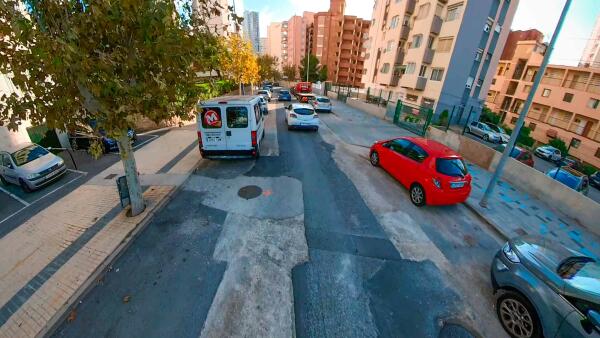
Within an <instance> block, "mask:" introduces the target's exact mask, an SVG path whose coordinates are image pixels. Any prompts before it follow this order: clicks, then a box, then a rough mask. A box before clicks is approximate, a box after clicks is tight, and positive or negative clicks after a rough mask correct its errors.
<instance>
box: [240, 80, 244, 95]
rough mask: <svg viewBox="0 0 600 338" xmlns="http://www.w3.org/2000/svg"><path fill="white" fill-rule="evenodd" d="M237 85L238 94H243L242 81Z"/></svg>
mask: <svg viewBox="0 0 600 338" xmlns="http://www.w3.org/2000/svg"><path fill="white" fill-rule="evenodd" d="M239 87H240V88H239V91H240V92H239V94H240V95H244V93H243V92H242V81H240V84H239Z"/></svg>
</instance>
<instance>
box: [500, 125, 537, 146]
mask: <svg viewBox="0 0 600 338" xmlns="http://www.w3.org/2000/svg"><path fill="white" fill-rule="evenodd" d="M502 129H504V131H506V133H507V134H508V135H512V132H513V130H512V129H511V128H510V127H509V126H507V125H505V124H503V125H502ZM530 134H531V128H529V127H525V126H523V127H521V132H520V133H519V137H518V138H517V145H521V146H525V147H527V148H531V147H532V146H533V144H534V143H535V140H534V139H533V137H531V136H529V135H530Z"/></svg>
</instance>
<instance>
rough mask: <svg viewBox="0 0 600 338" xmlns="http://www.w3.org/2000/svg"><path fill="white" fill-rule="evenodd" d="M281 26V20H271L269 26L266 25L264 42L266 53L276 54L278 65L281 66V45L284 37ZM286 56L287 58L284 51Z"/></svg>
mask: <svg viewBox="0 0 600 338" xmlns="http://www.w3.org/2000/svg"><path fill="white" fill-rule="evenodd" d="M282 28H283V24H282V23H281V22H271V23H270V24H269V26H268V27H267V43H266V48H265V52H266V53H267V54H268V55H271V56H276V57H277V58H279V61H280V62H279V65H280V67H281V66H282V63H283V58H282V51H283V47H282V46H283V41H284V39H283V34H282V33H283V29H282ZM286 34H287V33H286ZM285 41H286V42H287V37H286V39H285ZM286 47H287V46H286ZM286 58H287V51H286Z"/></svg>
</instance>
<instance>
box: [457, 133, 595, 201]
mask: <svg viewBox="0 0 600 338" xmlns="http://www.w3.org/2000/svg"><path fill="white" fill-rule="evenodd" d="M465 136H466V137H468V138H470V139H473V140H476V141H478V142H481V143H483V144H485V145H486V146H488V147H490V148H494V147H497V146H498V144H497V143H492V142H486V141H484V140H483V139H481V138H479V137H478V136H476V135H473V134H467V133H465ZM533 160H534V163H533V167H534V168H535V169H537V170H539V171H541V172H543V173H546V172H547V171H548V170H550V169H552V168H555V167H556V165H555V164H554V163H552V162H550V161H547V160H545V159H542V158H539V157H537V156H534V158H533ZM587 197H589V198H591V199H592V200H594V201H596V202H597V203H600V189H598V188H594V187H591V186H590V190H589V192H588V195H587Z"/></svg>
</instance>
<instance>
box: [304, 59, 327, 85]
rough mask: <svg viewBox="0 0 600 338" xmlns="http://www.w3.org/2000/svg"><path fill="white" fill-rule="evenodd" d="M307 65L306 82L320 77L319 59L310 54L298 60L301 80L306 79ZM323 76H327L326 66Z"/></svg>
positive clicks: (314, 80) (317, 79) (318, 79)
mask: <svg viewBox="0 0 600 338" xmlns="http://www.w3.org/2000/svg"><path fill="white" fill-rule="evenodd" d="M307 66H308V82H317V81H320V79H321V68H322V67H321V66H320V65H319V59H317V57H316V56H314V55H313V54H310V55H308V57H307V56H305V57H304V58H302V60H301V61H300V66H299V67H298V72H299V73H300V78H301V79H302V80H303V81H306V68H307ZM325 72H326V73H325V77H327V76H326V75H327V68H325Z"/></svg>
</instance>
